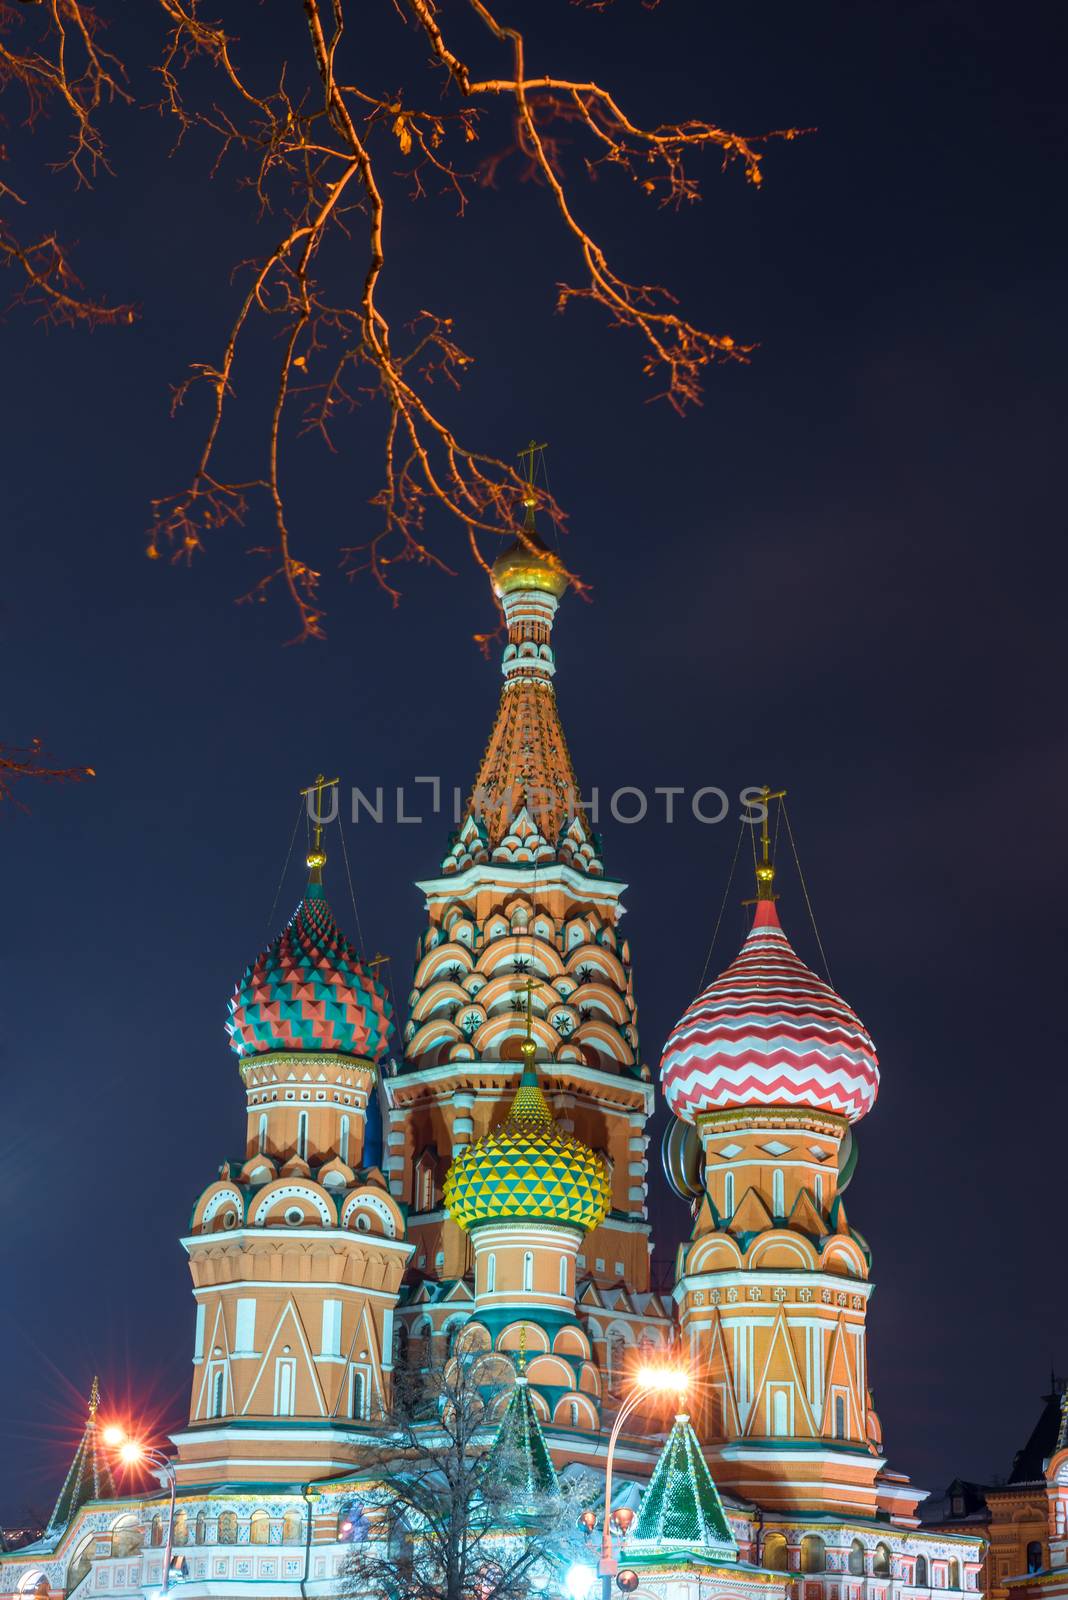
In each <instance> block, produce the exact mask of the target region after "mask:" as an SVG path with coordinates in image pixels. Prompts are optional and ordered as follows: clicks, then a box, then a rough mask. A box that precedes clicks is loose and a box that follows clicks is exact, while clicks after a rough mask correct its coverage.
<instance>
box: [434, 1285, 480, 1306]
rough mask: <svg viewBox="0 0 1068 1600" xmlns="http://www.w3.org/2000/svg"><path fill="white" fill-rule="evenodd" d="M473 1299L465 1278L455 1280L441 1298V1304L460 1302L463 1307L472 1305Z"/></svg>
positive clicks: (472, 1292) (473, 1296)
mask: <svg viewBox="0 0 1068 1600" xmlns="http://www.w3.org/2000/svg"><path fill="white" fill-rule="evenodd" d="M474 1298H475V1295H474V1290H473V1289H472V1288H471V1285H470V1284H469V1283H468V1282H467V1279H466V1278H455V1279H454V1280H453V1282H452V1283H451V1284H450V1285H449V1287H448V1288H447V1289H446V1291H445V1293H444V1294H443V1295H442V1297H441V1299H442V1303H443V1304H444V1303H445V1302H446V1301H448V1302H449V1303H450V1304H451V1303H454V1302H456V1301H461V1302H462V1303H463V1304H464V1305H470V1304H472V1303H473V1301H474Z"/></svg>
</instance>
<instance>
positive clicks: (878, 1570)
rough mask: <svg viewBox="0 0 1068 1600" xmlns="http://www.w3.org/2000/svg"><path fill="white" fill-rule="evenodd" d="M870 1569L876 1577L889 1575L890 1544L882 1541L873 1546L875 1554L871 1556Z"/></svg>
mask: <svg viewBox="0 0 1068 1600" xmlns="http://www.w3.org/2000/svg"><path fill="white" fill-rule="evenodd" d="M871 1570H872V1573H873V1574H874V1576H875V1577H876V1578H888V1577H889V1576H890V1546H889V1545H888V1544H883V1543H882V1541H881V1540H880V1542H879V1543H878V1544H877V1545H876V1546H875V1554H874V1555H873V1556H872V1558H871Z"/></svg>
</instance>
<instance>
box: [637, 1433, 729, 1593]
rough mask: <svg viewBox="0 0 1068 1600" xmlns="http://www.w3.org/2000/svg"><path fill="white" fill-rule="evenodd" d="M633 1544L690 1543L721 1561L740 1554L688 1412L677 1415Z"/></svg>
mask: <svg viewBox="0 0 1068 1600" xmlns="http://www.w3.org/2000/svg"><path fill="white" fill-rule="evenodd" d="M635 1545H639V1546H640V1545H645V1546H654V1545H659V1546H664V1547H667V1548H678V1547H679V1546H686V1547H688V1548H690V1549H700V1550H702V1551H706V1552H708V1553H710V1554H712V1555H715V1556H717V1557H719V1559H720V1560H729V1561H737V1559H738V1545H737V1543H736V1541H735V1538H734V1535H733V1533H732V1532H731V1530H730V1524H729V1523H728V1521H727V1518H726V1517H725V1516H724V1514H723V1505H722V1502H721V1501H720V1498H719V1490H718V1489H717V1488H716V1485H715V1484H714V1483H713V1481H712V1474H711V1473H710V1472H709V1470H708V1463H707V1461H706V1460H705V1458H704V1456H703V1455H702V1454H701V1446H700V1444H699V1443H698V1441H697V1435H696V1434H695V1433H694V1431H693V1428H692V1427H691V1426H690V1419H689V1417H687V1416H678V1417H676V1418H675V1425H674V1427H673V1428H672V1430H671V1432H670V1434H669V1435H668V1439H667V1443H666V1444H665V1445H664V1448H663V1450H662V1451H661V1452H660V1459H659V1461H658V1462H657V1464H656V1467H655V1469H654V1471H653V1476H652V1477H651V1478H650V1480H649V1487H648V1488H647V1489H646V1491H645V1493H644V1494H643V1495H642V1503H641V1508H640V1510H639V1512H638V1519H637V1521H636V1522H635V1524H634V1531H633V1533H632V1534H631V1537H630V1539H629V1540H628V1541H627V1550H628V1553H629V1552H630V1551H631V1550H632V1549H633V1548H634V1546H635ZM649 1553H651V1551H650V1552H649Z"/></svg>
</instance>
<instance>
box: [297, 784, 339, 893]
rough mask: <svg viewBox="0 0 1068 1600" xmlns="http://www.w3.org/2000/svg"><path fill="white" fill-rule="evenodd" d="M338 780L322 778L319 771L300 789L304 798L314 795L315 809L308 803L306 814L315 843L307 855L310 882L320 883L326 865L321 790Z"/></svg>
mask: <svg viewBox="0 0 1068 1600" xmlns="http://www.w3.org/2000/svg"><path fill="white" fill-rule="evenodd" d="M340 782H341V779H340V778H324V777H323V774H322V773H321V772H320V774H319V776H318V777H317V778H316V780H315V782H314V783H310V784H309V785H308V787H307V788H306V789H302V790H301V791H300V792H301V795H302V797H304V798H305V799H307V798H308V796H309V795H314V796H315V810H314V811H313V810H312V808H311V806H310V805H309V807H308V815H309V817H311V819H312V823H313V825H314V827H315V843H314V844H313V845H312V848H311V849H310V850H309V851H308V856H307V862H308V870H309V872H310V874H311V881H312V883H322V881H323V868H324V867H325V866H326V851H325V850H324V849H323V790H324V789H333V788H335V787H336V786H337V785H338V784H339V783H340Z"/></svg>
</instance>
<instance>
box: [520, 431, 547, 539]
mask: <svg viewBox="0 0 1068 1600" xmlns="http://www.w3.org/2000/svg"><path fill="white" fill-rule="evenodd" d="M548 448H549V447H548V445H546V444H538V443H537V442H536V440H534V439H531V441H530V443H529V444H528V445H527V447H526V449H525V450H520V452H519V459H520V461H525V462H526V476H527V492H526V494H525V495H524V496H523V504H524V506H525V507H526V512H527V519H526V520H527V527H528V528H532V527H533V526H534V507H535V506H536V505H537V503H538V498H537V495H536V494H535V493H534V473H535V470H536V468H537V464H538V462H539V461H541V460H543V458H544V455H545V452H546V450H547V449H548Z"/></svg>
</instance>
